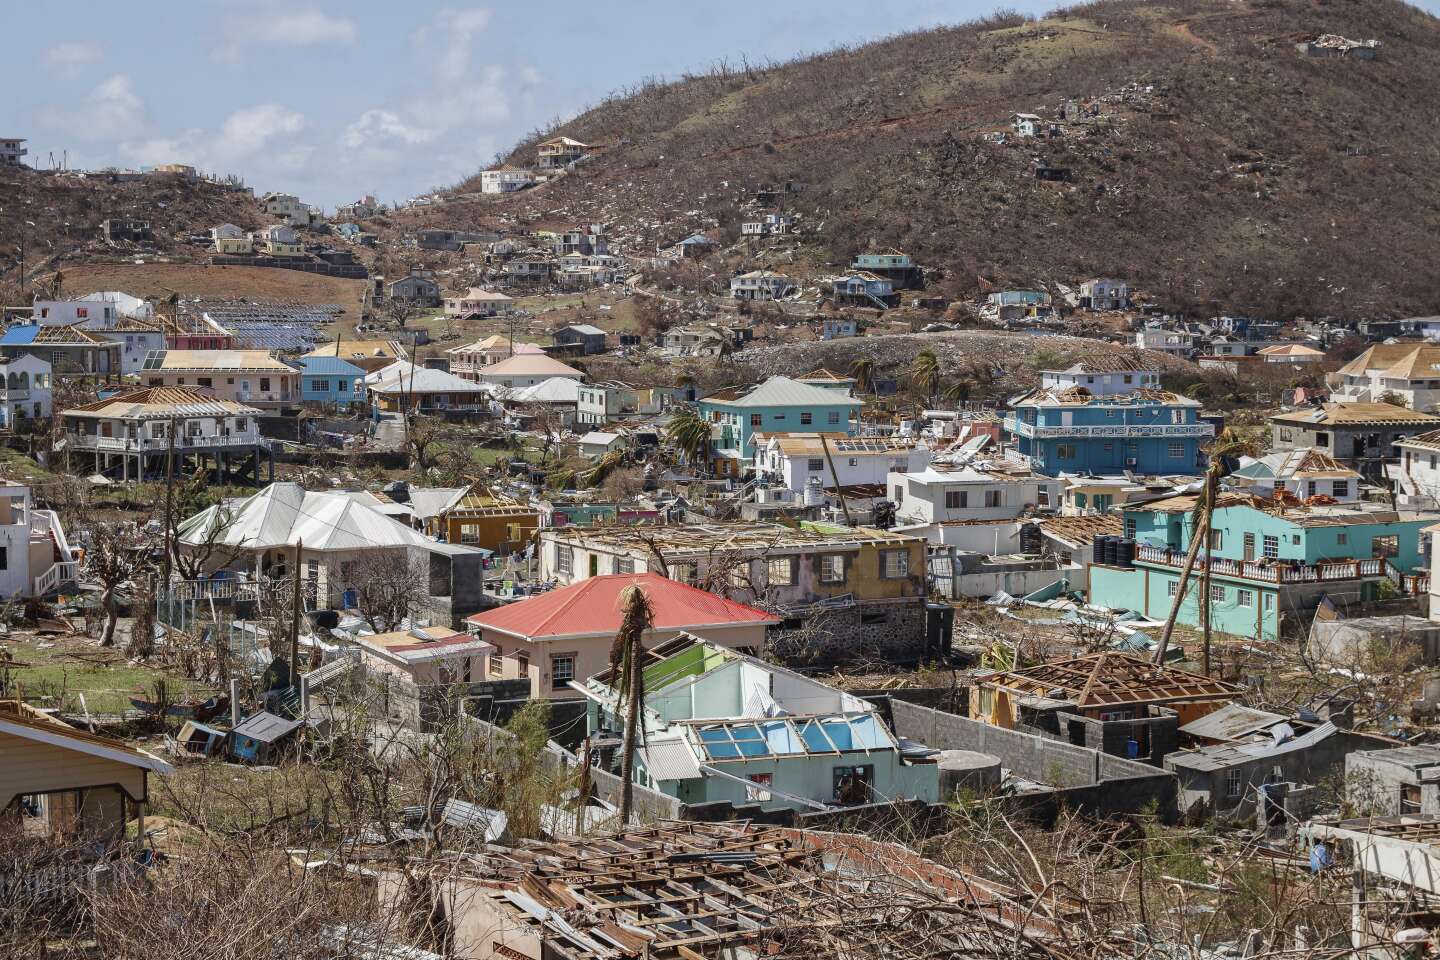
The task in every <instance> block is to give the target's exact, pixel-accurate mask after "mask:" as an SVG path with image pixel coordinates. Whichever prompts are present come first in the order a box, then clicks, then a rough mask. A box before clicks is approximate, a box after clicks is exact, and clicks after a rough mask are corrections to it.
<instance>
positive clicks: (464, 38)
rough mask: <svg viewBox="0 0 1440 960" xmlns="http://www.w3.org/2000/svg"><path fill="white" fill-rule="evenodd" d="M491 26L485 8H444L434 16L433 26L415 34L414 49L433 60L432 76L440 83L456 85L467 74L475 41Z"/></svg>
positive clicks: (422, 28)
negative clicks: (434, 74)
mask: <svg viewBox="0 0 1440 960" xmlns="http://www.w3.org/2000/svg"><path fill="white" fill-rule="evenodd" d="M489 25H490V11H489V9H487V8H485V7H469V8H467V9H464V10H456V9H454V8H453V7H446V8H445V9H443V10H441V11H440V12H439V13H438V14H436V16H435V22H434V23H432V24H427V25H426V26H423V27H421V28H420V29H418V30H416V31H415V34H414V36H413V37H412V39H413V40H414V43H415V46H416V47H418V48H420V49H422V50H425V51H426V52H427V53H429V54H430V55H432V56H434V58H435V59H434V64H435V73H436V74H437V75H438V76H439V77H440V78H441V79H442V80H448V81H450V82H458V81H460V80H462V79H464V78H465V76H466V74H467V73H469V71H470V55H471V53H472V52H473V48H474V45H475V37H476V35H477V34H479V33H481V32H483V31H484V30H485V28H486V27H488V26H489Z"/></svg>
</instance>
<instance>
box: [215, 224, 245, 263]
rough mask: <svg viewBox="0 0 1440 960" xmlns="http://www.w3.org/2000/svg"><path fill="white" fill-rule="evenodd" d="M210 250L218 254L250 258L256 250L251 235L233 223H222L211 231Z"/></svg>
mask: <svg viewBox="0 0 1440 960" xmlns="http://www.w3.org/2000/svg"><path fill="white" fill-rule="evenodd" d="M210 239H211V244H210V248H211V249H212V250H214V251H215V252H216V253H220V254H230V255H232V256H248V255H249V254H250V253H251V252H253V251H254V249H255V244H254V242H253V241H252V240H251V239H250V235H249V234H248V233H246V232H245V231H244V230H241V229H240V228H239V227H237V226H235V224H233V223H222V224H220V226H218V227H212V228H211V229H210Z"/></svg>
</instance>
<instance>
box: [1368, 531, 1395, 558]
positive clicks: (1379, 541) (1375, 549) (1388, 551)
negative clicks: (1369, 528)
mask: <svg viewBox="0 0 1440 960" xmlns="http://www.w3.org/2000/svg"><path fill="white" fill-rule="evenodd" d="M1399 553H1400V538H1399V537H1398V536H1389V537H1373V538H1371V540H1370V556H1372V557H1393V556H1396V555H1397V554H1399Z"/></svg>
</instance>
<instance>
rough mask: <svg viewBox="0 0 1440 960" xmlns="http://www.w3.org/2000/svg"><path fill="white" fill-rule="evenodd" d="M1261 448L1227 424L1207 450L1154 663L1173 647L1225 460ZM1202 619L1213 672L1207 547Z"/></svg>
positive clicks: (1206, 663)
mask: <svg viewBox="0 0 1440 960" xmlns="http://www.w3.org/2000/svg"><path fill="white" fill-rule="evenodd" d="M1257 450H1258V448H1257V446H1256V444H1255V441H1253V440H1250V439H1247V438H1245V437H1242V436H1241V435H1240V434H1238V433H1236V432H1235V431H1234V430H1233V429H1231V428H1229V427H1226V428H1225V429H1224V430H1222V431H1221V432H1220V435H1219V436H1218V437H1216V438H1215V441H1214V442H1213V443H1211V444H1210V446H1209V448H1208V449H1207V450H1206V451H1205V452H1206V453H1207V454H1208V455H1209V457H1210V466H1209V468H1208V469H1207V470H1206V471H1205V480H1204V483H1203V486H1202V487H1201V489H1200V499H1199V500H1197V501H1196V502H1195V510H1194V511H1193V512H1192V513H1191V520H1190V531H1191V532H1190V547H1189V549H1187V550H1186V551H1185V564H1184V566H1182V567H1181V568H1180V583H1179V585H1178V586H1176V588H1175V602H1174V603H1172V604H1171V605H1170V615H1169V616H1167V617H1166V618H1165V632H1164V633H1162V634H1161V635H1160V643H1159V645H1157V646H1156V647H1155V664H1156V665H1157V666H1158V665H1160V664H1162V663H1164V662H1165V652H1166V650H1168V649H1169V647H1170V635H1171V634H1172V633H1173V632H1174V631H1175V618H1176V616H1177V615H1178V614H1179V613H1180V604H1181V603H1183V602H1184V601H1185V592H1186V589H1187V588H1188V587H1189V586H1190V572H1191V570H1193V569H1194V567H1195V559H1196V557H1197V556H1199V553H1200V545H1201V544H1202V543H1205V542H1207V541H1209V539H1210V521H1211V517H1212V516H1213V515H1214V513H1215V501H1216V499H1217V497H1218V495H1219V493H1220V480H1221V479H1222V478H1223V477H1224V476H1225V474H1226V473H1227V469H1226V462H1227V461H1228V460H1233V459H1236V458H1238V457H1242V456H1253V455H1254V454H1255V453H1256V452H1257ZM1201 580H1202V583H1201V586H1200V590H1201V596H1200V620H1201V626H1202V628H1203V630H1204V667H1205V673H1206V674H1207V675H1208V674H1209V673H1210V562H1209V551H1208V550H1207V551H1206V562H1205V569H1204V570H1203V571H1201Z"/></svg>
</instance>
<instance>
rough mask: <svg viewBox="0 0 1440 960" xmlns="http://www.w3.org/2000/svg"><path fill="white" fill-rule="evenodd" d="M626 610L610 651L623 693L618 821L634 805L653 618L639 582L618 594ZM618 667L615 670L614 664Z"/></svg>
mask: <svg viewBox="0 0 1440 960" xmlns="http://www.w3.org/2000/svg"><path fill="white" fill-rule="evenodd" d="M620 606H621V609H623V610H624V611H625V614H624V618H623V619H622V620H621V622H620V632H619V633H618V634H617V635H616V637H615V646H614V647H612V648H611V651H610V664H611V670H610V675H611V678H612V682H613V681H614V680H615V678H617V677H618V682H619V686H618V687H617V690H618V691H619V692H620V693H621V695H623V696H624V697H625V740H624V744H623V746H622V748H621V749H622V753H621V757H620V823H621V824H622V825H624V824H628V823H629V822H630V812H631V809H632V807H633V805H634V801H635V798H634V786H633V783H634V781H633V778H634V776H635V742H636V740H638V739H639V736H640V702H641V701H642V700H643V699H644V698H645V674H644V671H643V670H642V669H641V654H642V653H643V652H644V643H643V640H644V636H645V631H646V630H648V629H650V625H651V623H653V622H654V619H655V611H654V608H652V607H651V606H650V598H649V597H647V596H645V591H644V590H642V589H640V587H638V586H630V587H626V588H625V590H624V592H622V593H621V594H620ZM617 664H618V665H619V666H620V667H621V669H620V670H619V671H617V670H616V669H615V667H616V665H617Z"/></svg>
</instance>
